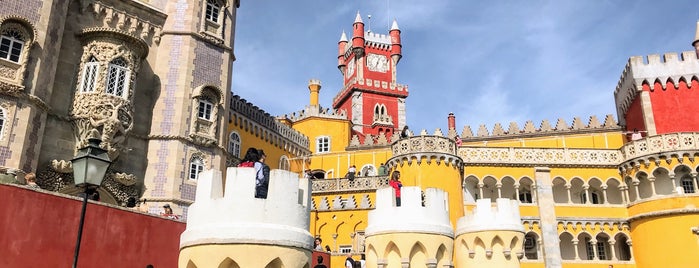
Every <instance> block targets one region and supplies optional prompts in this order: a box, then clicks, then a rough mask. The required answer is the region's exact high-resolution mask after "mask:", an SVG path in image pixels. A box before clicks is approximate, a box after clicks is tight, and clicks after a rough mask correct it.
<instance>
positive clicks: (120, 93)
mask: <svg viewBox="0 0 699 268" xmlns="http://www.w3.org/2000/svg"><path fill="white" fill-rule="evenodd" d="M130 75H131V71H130V70H129V65H128V64H127V63H126V61H125V60H124V59H122V58H117V59H114V60H112V61H111V62H110V63H109V72H108V73H107V91H106V92H107V94H109V95H114V96H117V97H122V98H126V97H127V94H128V92H129V90H128V88H129V80H130V78H129V76H130Z"/></svg>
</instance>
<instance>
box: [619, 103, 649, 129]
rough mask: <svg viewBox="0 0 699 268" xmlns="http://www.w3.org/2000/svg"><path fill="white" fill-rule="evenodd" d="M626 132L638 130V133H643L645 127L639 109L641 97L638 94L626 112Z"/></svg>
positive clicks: (641, 112)
mask: <svg viewBox="0 0 699 268" xmlns="http://www.w3.org/2000/svg"><path fill="white" fill-rule="evenodd" d="M624 119H625V120H626V130H627V131H633V130H634V129H638V131H645V130H646V125H645V123H644V122H643V110H642V109H641V96H640V94H639V95H638V96H636V99H635V100H633V102H631V105H629V109H628V111H626V116H625V118H624Z"/></svg>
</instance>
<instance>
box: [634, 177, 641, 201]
mask: <svg viewBox="0 0 699 268" xmlns="http://www.w3.org/2000/svg"><path fill="white" fill-rule="evenodd" d="M632 183H633V187H634V189H636V201H638V200H641V193H639V192H638V185H639V184H641V182H640V181H633V182H632Z"/></svg>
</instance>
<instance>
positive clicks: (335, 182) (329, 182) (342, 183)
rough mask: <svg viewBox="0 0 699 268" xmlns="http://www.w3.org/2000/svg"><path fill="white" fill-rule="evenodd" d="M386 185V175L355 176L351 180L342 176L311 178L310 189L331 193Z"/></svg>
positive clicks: (371, 188)
mask: <svg viewBox="0 0 699 268" xmlns="http://www.w3.org/2000/svg"><path fill="white" fill-rule="evenodd" d="M387 186H388V176H371V177H356V178H355V179H354V180H353V181H350V180H348V179H344V178H329V179H315V180H311V191H312V192H313V193H314V194H317V193H333V192H348V191H374V190H376V189H379V188H382V187H387Z"/></svg>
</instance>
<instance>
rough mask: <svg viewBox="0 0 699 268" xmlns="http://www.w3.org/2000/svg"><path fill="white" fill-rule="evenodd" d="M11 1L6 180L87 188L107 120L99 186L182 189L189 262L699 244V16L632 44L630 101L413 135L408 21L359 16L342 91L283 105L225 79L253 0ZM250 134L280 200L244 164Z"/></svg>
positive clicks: (560, 260) (669, 257)
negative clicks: (261, 190) (584, 113)
mask: <svg viewBox="0 0 699 268" xmlns="http://www.w3.org/2000/svg"><path fill="white" fill-rule="evenodd" d="M5 2H6V3H4V4H3V6H2V7H0V171H2V173H3V174H1V175H0V177H1V178H0V179H2V180H3V181H4V182H12V181H14V182H15V183H19V184H21V183H24V175H25V174H26V173H28V172H36V173H37V184H38V185H39V186H40V187H41V188H42V189H43V190H46V191H54V192H59V193H64V194H69V195H77V194H78V193H79V192H80V191H81V190H80V189H79V188H77V187H75V183H74V181H73V178H72V165H71V162H70V159H72V158H73V156H74V155H75V153H76V151H77V149H79V148H82V147H84V146H85V145H86V144H87V139H88V138H91V137H90V136H91V133H98V137H99V138H100V139H101V141H102V143H101V144H100V146H101V147H102V148H104V149H105V150H107V152H108V154H109V157H110V159H111V160H112V161H113V164H112V166H111V168H110V170H109V172H108V174H107V176H106V178H105V182H104V183H103V185H102V187H100V188H99V189H98V191H99V192H100V196H101V198H102V200H101V201H102V202H103V203H106V204H110V205H117V206H119V205H123V204H124V203H125V202H126V200H128V199H129V198H131V197H134V198H137V199H140V200H147V203H148V204H149V205H150V211H149V212H150V213H153V214H157V213H159V212H160V207H161V206H162V205H164V204H170V205H171V206H172V208H173V209H174V211H175V213H176V214H179V215H182V216H183V217H182V218H183V219H184V220H186V221H187V228H186V230H185V231H184V232H183V233H182V236H181V239H180V245H179V246H180V250H181V252H180V259H179V265H180V267H183V268H184V267H187V268H191V267H253V266H259V267H313V266H314V265H315V264H316V260H315V259H313V258H311V256H315V254H316V253H313V252H312V251H311V249H310V246H311V244H312V243H313V239H314V238H321V239H322V244H321V245H322V246H323V248H327V249H328V251H329V253H328V252H325V250H323V251H324V252H325V253H323V254H329V256H331V258H330V260H329V263H330V265H331V266H332V267H343V264H344V261H345V258H346V256H347V255H348V254H350V255H352V256H353V257H354V258H355V259H357V260H359V259H360V258H361V256H364V257H365V259H366V264H367V267H385V268H388V267H457V268H466V267H532V268H533V267H547V268H548V267H611V266H613V267H616V268H620V267H627V268H635V267H638V268H646V267H648V268H650V267H678V268H679V267H694V266H695V264H696V263H699V254H697V253H699V230H698V229H699V209H698V208H697V206H698V205H699V181H698V180H697V174H699V144H698V143H699V118H697V117H696V116H695V115H697V114H699V106H697V105H696V104H695V103H697V102H699V92H697V91H696V89H697V88H699V24H698V28H697V36H696V37H695V40H696V41H694V42H693V43H692V44H691V45H692V46H693V47H692V48H693V50H692V51H688V52H681V53H679V54H677V53H667V54H664V55H649V56H644V57H639V56H634V57H631V58H630V59H629V60H628V63H627V64H626V67H625V68H624V69H623V70H621V77H620V79H619V81H618V84H617V87H616V88H615V89H614V91H613V92H614V100H613V102H612V100H611V99H610V105H612V104H613V105H615V107H616V111H617V115H616V116H614V115H606V116H605V117H604V118H598V117H596V116H590V117H586V118H584V119H583V118H580V117H576V118H574V119H573V121H572V122H571V123H570V124H569V123H568V122H566V121H565V120H563V119H558V120H557V122H549V121H546V120H544V121H542V122H536V123H535V122H532V121H527V122H526V123H525V124H524V125H523V126H520V125H518V124H517V123H509V124H508V125H507V127H506V128H505V127H504V126H503V125H502V124H496V125H495V126H493V127H491V128H488V127H486V126H485V125H481V126H478V127H477V128H476V127H474V128H472V127H471V126H465V127H463V128H462V129H461V130H460V131H459V129H458V128H457V126H456V124H455V122H456V116H457V115H455V114H449V115H434V116H435V117H438V118H439V117H442V116H444V120H445V123H446V128H444V130H442V129H436V130H434V131H426V130H421V131H416V132H413V131H411V130H409V129H408V128H407V127H406V126H407V125H408V122H409V118H407V117H406V110H407V109H409V107H407V106H406V101H405V100H406V99H407V98H408V97H409V90H408V86H407V85H402V84H400V83H399V82H398V79H397V77H398V76H397V74H398V71H397V70H398V67H399V62H400V60H401V58H402V56H403V51H402V46H403V43H402V42H401V29H400V28H399V26H398V23H397V21H393V23H392V25H391V27H390V29H387V32H385V33H380V32H373V31H366V30H365V29H364V22H363V20H362V16H361V15H360V14H359V13H358V14H357V15H356V17H355V19H354V22H353V23H352V30H351V31H350V32H348V33H349V34H348V33H346V32H342V33H341V34H340V39H339V42H338V43H337V44H338V53H337V55H336V57H337V68H338V69H339V71H340V73H341V75H342V78H341V79H342V81H343V86H342V88H339V89H331V91H332V93H333V94H335V97H334V98H333V101H332V103H331V104H330V106H329V108H325V107H323V106H322V105H321V104H320V103H319V94H321V88H322V86H321V81H319V80H316V79H310V81H309V83H308V90H309V91H308V92H309V102H308V104H307V105H300V106H303V107H300V110H299V111H296V112H292V113H289V114H286V115H278V116H273V115H270V114H269V113H267V112H265V111H264V109H262V108H260V107H257V106H256V105H255V104H254V103H250V102H249V101H247V100H245V99H244V98H243V97H242V96H238V95H235V94H233V93H232V92H230V91H229V89H230V88H231V79H232V78H231V76H232V75H235V73H232V71H231V70H232V65H233V62H234V60H235V56H234V41H235V38H234V33H235V26H236V24H235V21H236V14H237V12H238V8H239V6H240V3H239V0H197V1H193V0H189V1H181V0H180V1H173V0H170V1H168V0H141V1H137V0H133V1H123V0H80V1H60V0H44V1H40V0H23V1H19V0H6V1H5ZM241 12H244V9H242V10H241ZM688 39H689V38H688ZM327 42H328V44H330V43H331V42H332V41H331V40H327ZM406 45H410V44H406ZM406 56H409V55H406ZM328 67H330V66H328ZM232 90H233V92H235V90H236V89H235V88H233V89H232ZM301 90H304V91H305V90H306V89H305V88H304V89H301V88H300V87H299V91H301ZM326 90H327V89H326ZM611 90H612V89H610V92H611ZM677 111H682V112H681V113H678V112H677ZM591 112H594V111H591ZM252 147H254V148H258V149H263V150H264V151H265V152H266V155H267V164H269V165H270V166H271V168H272V169H274V170H273V171H272V180H271V183H270V193H269V197H268V199H257V198H254V197H253V196H252V194H251V192H250V191H246V189H250V188H252V187H254V185H253V184H252V182H253V181H254V179H253V173H252V172H250V171H251V170H246V169H245V168H235V167H236V166H237V164H238V163H239V162H240V158H241V157H242V155H241V154H242V153H243V152H245V151H246V150H247V149H248V148H252ZM352 166H356V167H357V168H356V174H355V176H354V178H353V179H351V177H347V176H346V174H347V173H348V172H349V169H350V167H352ZM205 170H206V171H205ZM307 170H308V172H309V174H310V176H309V177H305V176H304V174H305V173H306V171H307ZM394 171H399V172H400V174H401V181H402V184H403V188H402V190H401V192H402V204H401V205H400V206H398V205H397V204H396V200H395V194H396V193H395V192H394V191H393V188H390V187H389V175H390V174H391V172H394ZM299 177H301V178H300V179H299ZM252 208H254V209H256V210H255V211H253V210H251V209H252ZM257 210H259V211H257ZM146 228H156V227H146ZM171 229H172V230H178V231H179V229H177V228H174V227H173V228H171ZM172 235H176V236H179V235H180V233H176V234H172ZM261 252H264V253H263V254H262V253H261ZM312 254H313V255H312ZM326 264H327V262H326Z"/></svg>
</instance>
